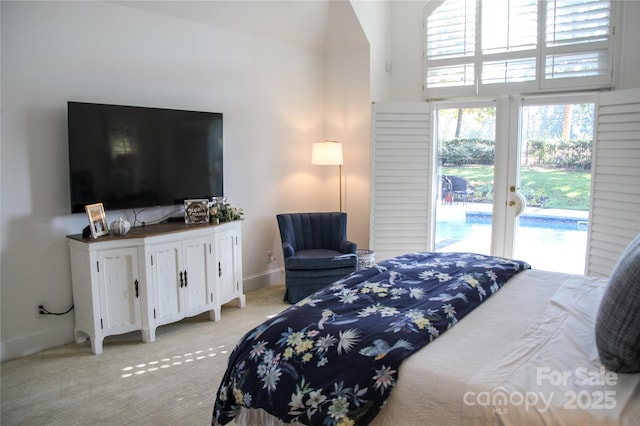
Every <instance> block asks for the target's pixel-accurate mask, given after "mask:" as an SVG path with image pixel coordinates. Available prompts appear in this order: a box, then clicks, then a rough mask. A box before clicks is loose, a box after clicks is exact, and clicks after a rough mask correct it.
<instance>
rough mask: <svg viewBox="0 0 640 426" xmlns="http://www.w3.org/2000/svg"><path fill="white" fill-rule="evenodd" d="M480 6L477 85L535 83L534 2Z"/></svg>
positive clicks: (496, 0) (501, 0) (500, 0)
mask: <svg viewBox="0 0 640 426" xmlns="http://www.w3.org/2000/svg"><path fill="white" fill-rule="evenodd" d="M480 4H481V7H482V30H481V33H482V37H481V38H482V43H481V45H482V56H481V58H480V61H481V64H482V73H481V75H480V84H481V85H486V84H496V83H515V82H525V81H534V82H535V81H536V54H537V50H536V48H537V47H538V2H537V0H520V1H512V0H492V1H491V2H484V3H482V2H481V3H480Z"/></svg>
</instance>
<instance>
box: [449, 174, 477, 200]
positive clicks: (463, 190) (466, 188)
mask: <svg viewBox="0 0 640 426" xmlns="http://www.w3.org/2000/svg"><path fill="white" fill-rule="evenodd" d="M446 177H447V178H448V179H449V182H451V194H452V195H453V200H454V201H456V203H459V202H460V201H462V204H463V205H464V204H467V202H468V201H469V200H471V201H472V202H473V190H474V187H473V185H471V184H470V183H469V181H468V180H466V179H465V178H462V177H460V176H446Z"/></svg>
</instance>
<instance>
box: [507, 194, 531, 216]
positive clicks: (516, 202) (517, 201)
mask: <svg viewBox="0 0 640 426" xmlns="http://www.w3.org/2000/svg"><path fill="white" fill-rule="evenodd" d="M511 188H513V187H511ZM510 190H511V189H510ZM513 195H514V197H515V198H514V199H512V200H510V201H509V207H513V208H515V209H516V213H515V215H514V217H518V216H520V215H521V214H522V213H524V209H525V208H526V207H527V200H526V199H525V198H524V195H522V194H521V193H519V192H514V194H513Z"/></svg>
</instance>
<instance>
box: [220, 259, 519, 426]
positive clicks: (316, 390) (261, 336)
mask: <svg viewBox="0 0 640 426" xmlns="http://www.w3.org/2000/svg"><path fill="white" fill-rule="evenodd" d="M528 268H530V266H529V265H528V264H527V263H525V262H522V261H517V260H509V259H505V258H500V257H492V256H484V255H479V254H472V253H411V254H407V255H404V256H400V257H396V258H393V259H390V260H386V261H384V262H380V263H379V264H377V265H374V266H373V267H371V268H368V269H364V270H361V271H358V272H355V273H353V274H351V275H348V276H347V277H345V278H344V279H342V280H339V281H337V282H336V283H334V284H332V285H331V286H329V287H327V288H325V289H323V290H321V291H319V292H317V293H314V294H313V295H311V296H310V297H308V298H306V299H304V300H302V301H300V302H299V303H298V304H296V305H293V306H291V307H289V308H288V309H286V310H284V311H283V312H282V313H280V314H279V315H278V316H276V317H274V318H272V319H270V320H268V321H266V322H264V323H263V324H261V325H259V326H258V327H256V328H255V329H253V330H251V331H250V332H249V333H247V334H246V335H245V336H244V337H243V338H242V339H241V340H240V342H239V343H238V345H237V346H236V348H235V349H234V351H233V353H232V354H231V356H230V359H229V366H228V368H227V371H226V373H225V375H224V378H223V380H222V383H221V384H220V388H219V390H218V394H217V399H216V402H215V406H214V410H213V424H226V423H228V422H230V421H231V420H232V419H233V418H234V417H235V416H236V414H237V413H238V411H239V410H240V408H241V407H248V408H261V409H264V410H265V411H267V412H268V413H270V414H271V415H273V416H275V417H278V418H280V419H281V420H283V421H284V422H293V421H298V422H301V423H304V424H314V425H354V424H358V425H362V424H368V423H370V422H371V421H372V420H373V418H374V417H375V416H376V415H377V414H378V412H379V411H380V409H381V408H382V406H383V405H384V402H385V400H386V398H387V397H388V396H389V394H390V392H391V390H392V389H393V387H394V385H395V383H396V381H397V380H398V369H399V367H400V363H401V362H402V361H403V360H404V359H405V358H407V357H408V356H410V355H411V354H412V353H413V352H415V351H417V350H419V349H420V348H422V347H423V346H425V345H426V344H427V343H429V342H431V341H432V340H433V339H435V338H436V337H438V336H439V335H440V334H442V333H444V332H445V331H446V330H448V329H449V328H451V327H453V326H454V325H455V324H456V323H457V322H458V321H459V320H460V319H462V318H463V317H464V316H465V315H466V314H468V313H469V312H471V311H472V310H473V309H474V308H475V307H476V306H478V305H479V304H480V303H482V302H483V301H484V300H486V299H487V298H488V297H489V296H491V295H492V294H493V293H495V292H496V291H498V290H499V289H500V288H501V287H502V285H503V284H504V283H505V282H506V281H507V280H508V279H509V278H510V277H511V276H513V275H514V274H516V273H517V272H519V271H521V270H523V269H528Z"/></svg>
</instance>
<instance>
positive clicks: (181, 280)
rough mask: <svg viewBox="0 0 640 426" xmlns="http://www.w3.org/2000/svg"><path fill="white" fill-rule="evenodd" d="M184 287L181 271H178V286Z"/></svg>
mask: <svg viewBox="0 0 640 426" xmlns="http://www.w3.org/2000/svg"><path fill="white" fill-rule="evenodd" d="M182 287H184V281H183V279H182V271H180V288H182Z"/></svg>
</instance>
